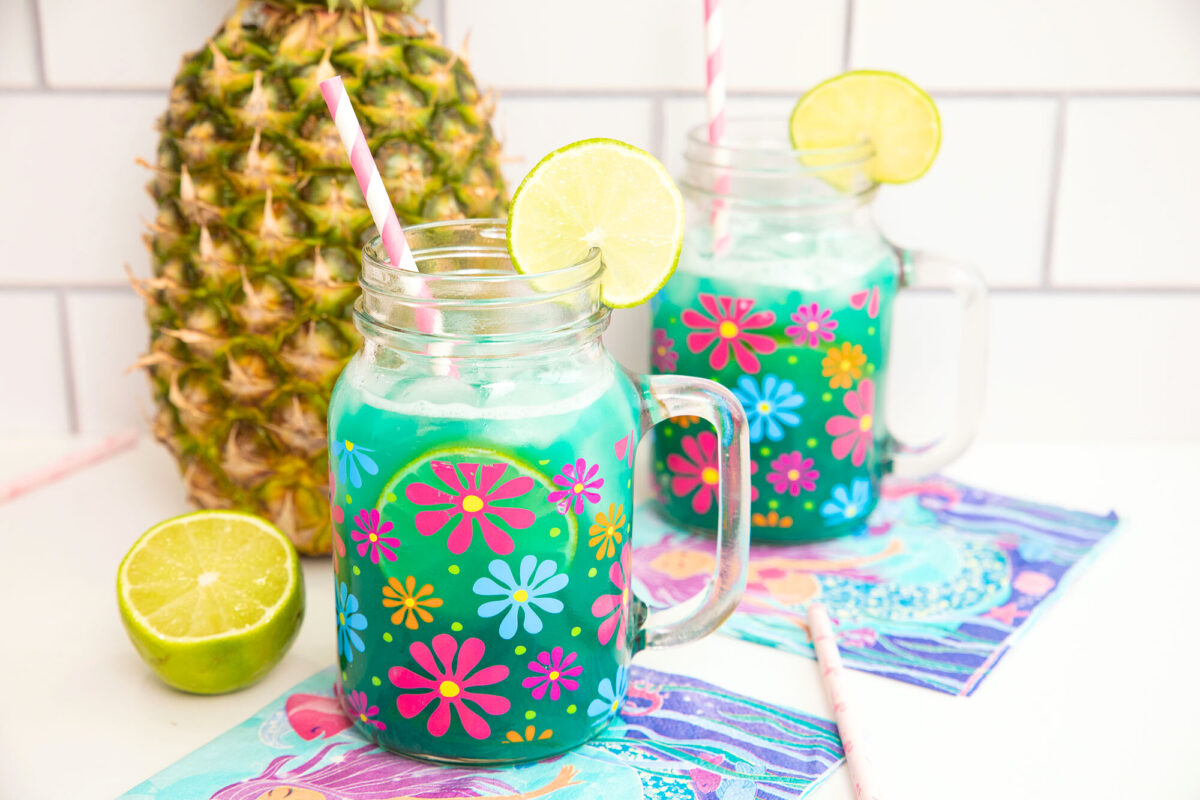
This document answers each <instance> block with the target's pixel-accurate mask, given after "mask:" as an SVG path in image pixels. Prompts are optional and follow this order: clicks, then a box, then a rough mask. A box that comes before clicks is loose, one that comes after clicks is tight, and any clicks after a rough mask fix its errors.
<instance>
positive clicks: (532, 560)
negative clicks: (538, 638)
mask: <svg viewBox="0 0 1200 800" xmlns="http://www.w3.org/2000/svg"><path fill="white" fill-rule="evenodd" d="M519 571H520V577H519V578H517V577H514V576H513V573H512V569H511V568H510V567H509V566H508V564H506V563H504V561H503V560H501V559H499V558H497V559H496V560H494V561H492V563H491V564H488V572H490V573H492V576H493V578H495V580H493V579H492V578H480V579H479V580H477V581H475V585H474V586H473V587H472V591H473V592H475V594H477V595H480V596H483V597H497V596H498V597H499V598H500V599H498V600H490V601H488V602H486V603H484V604H483V605H481V606H480V607H479V616H481V617H483V618H484V619H490V618H491V617H495V616H499V615H500V614H504V619H502V620H501V621H500V637H501V638H502V639H511V638H513V637H514V636H516V635H517V624H518V622H520V621H521V620H519V619H518V618H519V617H523V622H524V625H523V627H524V629H525V632H526V633H541V630H542V618H541V617H540V616H538V611H539V610H540V611H542V612H544V613H547V614H558V613H559V612H561V611H562V610H563V603H562V601H561V600H559V599H558V598H555V597H550V596H549V595H551V594H554V593H555V592H557V591H559V590H560V589H562V588H563V587H565V586H566V585H567V580H568V578H567V574H566V573H565V572H558V565H557V564H556V563H554V561H552V560H550V559H547V560H545V561H542V562H541V563H538V558H537V556H534V555H528V556H525V557H524V558H522V559H521V565H520V567H519ZM505 612H507V613H505Z"/></svg>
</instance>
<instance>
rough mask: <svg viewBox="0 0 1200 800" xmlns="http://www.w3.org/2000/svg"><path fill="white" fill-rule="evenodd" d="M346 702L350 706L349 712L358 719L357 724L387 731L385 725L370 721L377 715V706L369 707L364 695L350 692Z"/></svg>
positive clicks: (378, 721)
mask: <svg viewBox="0 0 1200 800" xmlns="http://www.w3.org/2000/svg"><path fill="white" fill-rule="evenodd" d="M346 701H347V703H349V705H350V711H351V712H352V713H353V715H354V716H355V717H357V718H358V721H359V722H361V723H363V724H365V725H370V726H372V727H373V728H375V730H378V731H382V730H386V729H387V725H385V724H384V723H383V722H382V721H380V720H377V719H372V717H374V716H375V715H376V714H378V713H379V706H373V705H371V704H370V703H369V702H368V701H367V696H366V695H365V694H364V693H362V692H356V691H352V692H350V696H349V697H347V698H346Z"/></svg>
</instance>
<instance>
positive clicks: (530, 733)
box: [504, 725, 554, 744]
mask: <svg viewBox="0 0 1200 800" xmlns="http://www.w3.org/2000/svg"><path fill="white" fill-rule="evenodd" d="M553 735H554V731H552V730H550V729H549V728H547V729H546V730H544V731H542V732H541V733H538V732H537V728H535V727H534V726H532V725H526V726H525V732H524V733H523V734H522V733H518V732H517V731H508V732H507V733H505V734H504V741H506V742H512V743H513V744H519V743H521V742H533V741H541V740H543V739H549V738H550V737H551V736H553Z"/></svg>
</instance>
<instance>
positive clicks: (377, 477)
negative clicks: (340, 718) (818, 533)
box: [329, 221, 748, 763]
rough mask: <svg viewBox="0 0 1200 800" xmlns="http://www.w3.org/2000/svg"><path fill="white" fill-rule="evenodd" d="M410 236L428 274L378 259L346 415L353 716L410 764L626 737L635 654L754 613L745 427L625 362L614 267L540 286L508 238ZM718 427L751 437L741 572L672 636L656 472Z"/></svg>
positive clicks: (342, 413) (723, 572)
mask: <svg viewBox="0 0 1200 800" xmlns="http://www.w3.org/2000/svg"><path fill="white" fill-rule="evenodd" d="M408 235H409V238H410V241H411V242H412V244H413V249H414V253H415V255H416V258H417V263H418V265H419V267H420V269H421V272H420V273H411V272H409V273H405V272H402V271H398V270H395V269H392V268H391V267H390V266H388V265H387V264H386V263H383V262H382V261H381V260H380V259H379V258H378V256H377V253H376V252H375V250H374V249H373V248H371V247H368V248H367V249H365V250H364V259H363V277H362V284H363V290H364V294H363V298H362V300H361V301H360V304H359V306H358V308H357V314H356V324H357V325H358V327H359V329H360V330H361V331H362V333H363V335H364V346H363V350H362V351H361V352H360V353H358V354H357V355H356V356H355V357H354V359H353V360H352V361H351V362H350V364H349V365H348V366H347V368H346V370H345V372H343V374H342V376H341V378H340V379H339V381H338V384H337V387H336V389H335V390H334V393H333V398H332V401H331V406H330V412H329V419H330V432H329V437H330V454H331V472H332V474H331V476H330V480H331V492H332V500H333V503H332V507H333V512H332V513H333V523H334V542H333V547H334V566H335V573H336V595H337V596H336V604H337V626H338V632H337V633H338V655H339V664H340V668H341V682H340V690H341V697H342V703H343V706H344V708H345V709H346V711H347V713H348V714H349V715H350V717H351V719H352V720H354V722H355V724H356V725H357V727H358V728H359V730H361V731H362V732H364V733H365V734H367V735H369V736H370V737H372V738H373V739H374V740H375V741H377V742H378V743H380V744H381V745H383V746H385V747H388V748H390V749H393V750H396V751H398V752H402V753H405V754H408V755H413V756H417V757H421V758H428V759H435V760H441V761H455V762H475V763H494V762H506V761H520V760H525V759H531V758H540V757H544V756H546V755H550V754H553V753H557V752H561V751H562V750H565V749H567V748H570V747H573V746H575V745H578V744H580V743H582V742H584V741H586V740H587V739H588V738H590V737H591V736H593V735H594V734H595V733H597V732H598V731H599V730H600V729H601V728H603V726H604V725H605V724H607V722H608V721H609V720H611V719H612V718H613V716H614V715H615V714H616V712H617V710H618V709H619V708H620V706H621V704H622V702H623V701H624V696H625V687H626V680H627V679H626V675H627V669H628V666H629V661H630V658H631V657H632V655H633V653H634V652H636V651H637V650H638V649H640V648H641V647H643V646H652V645H654V644H657V643H664V642H675V641H683V640H686V639H689V638H695V637H697V636H700V635H703V634H704V633H707V632H708V631H709V630H711V629H712V628H713V627H715V625H716V624H719V622H720V620H721V619H723V618H724V616H725V615H726V614H727V613H728V611H729V610H731V608H732V604H733V603H735V602H736V595H737V594H738V593H739V591H740V589H739V586H740V585H741V584H740V583H739V581H744V579H745V578H744V571H743V570H742V567H743V563H744V557H745V550H744V547H745V541H740V540H745V539H746V538H747V537H748V531H747V528H748V525H747V522H748V520H742V519H740V518H739V513H740V511H741V503H740V502H739V495H740V494H741V493H742V492H741V490H740V489H739V487H740V486H741V474H740V473H741V469H742V464H741V462H740V457H741V453H742V447H743V441H744V435H745V434H744V427H745V423H744V418H743V417H741V415H740V413H738V408H737V405H736V403H735V402H734V401H733V400H732V399H731V398H727V395H722V394H721V390H720V389H719V387H715V386H710V385H708V384H707V382H704V381H695V380H685V379H679V378H654V379H650V378H645V379H643V378H638V377H637V376H631V375H629V374H627V373H626V372H625V371H624V370H623V369H622V368H621V367H620V366H619V365H618V364H617V363H616V362H615V361H614V360H613V358H612V357H611V356H610V355H609V354H608V352H607V351H606V350H605V349H604V347H603V345H602V343H601V340H600V334H601V333H602V331H603V330H604V328H605V326H606V325H607V322H608V316H609V311H608V309H607V308H606V307H604V306H602V305H601V304H600V303H599V299H598V298H599V289H598V286H597V278H598V276H599V274H600V270H601V264H600V260H599V255H598V253H597V252H596V251H593V253H592V254H591V255H590V256H589V257H588V259H587V260H585V262H583V263H580V264H575V265H570V266H567V267H564V269H562V270H559V271H558V272H555V273H551V274H550V275H549V276H548V277H547V276H523V275H517V274H515V273H514V272H513V269H512V266H511V264H510V262H509V260H508V256H507V254H506V251H505V250H504V247H503V245H504V229H503V221H475V222H454V223H437V224H432V225H428V226H419V227H416V228H413V229H411V230H410V231H409V234H408ZM714 393H715V394H714ZM713 397H716V398H718V399H715V400H714V399H712V398H713ZM721 397H725V398H727V399H726V400H724V401H722V400H721V399H720V398H721ZM697 407H702V408H704V409H705V411H706V413H709V414H711V415H713V416H714V418H718V417H720V416H723V417H724V418H726V419H729V420H731V421H730V422H729V423H728V424H727V425H724V426H723V430H722V434H723V435H724V436H725V438H726V441H728V442H732V447H728V446H727V447H723V448H721V455H722V459H723V461H722V463H721V464H720V465H719V469H720V470H721V471H722V474H723V475H725V476H726V477H727V478H728V483H729V486H730V490H729V493H728V494H727V495H726V498H725V500H726V502H725V503H724V514H725V515H724V518H723V519H724V521H725V522H726V524H727V526H728V527H726V528H725V530H727V531H728V534H726V535H725V541H726V548H725V549H726V550H727V551H728V553H727V556H728V557H727V558H726V559H724V561H723V563H722V565H721V567H720V570H719V572H720V575H719V578H720V580H718V581H716V582H715V584H714V585H716V586H717V587H718V588H717V589H716V590H714V591H713V592H711V593H710V596H709V598H708V602H706V603H705V604H703V605H702V607H701V608H700V610H699V611H698V612H697V613H696V614H694V615H692V616H690V617H688V618H687V619H685V620H683V621H682V622H679V623H672V624H668V625H661V626H660V625H657V624H656V623H655V621H654V620H653V619H652V618H651V619H649V620H648V619H647V609H646V607H645V606H644V605H643V604H642V603H640V602H639V601H638V600H637V599H636V597H634V595H633V593H632V585H631V552H632V549H631V530H630V526H631V520H632V516H633V508H632V501H633V462H634V451H635V449H636V447H637V443H638V441H639V440H640V438H641V436H642V434H643V432H644V431H645V430H647V429H648V428H649V427H650V426H651V425H653V424H654V423H655V422H658V421H660V420H662V419H664V418H666V417H667V416H670V415H671V414H673V413H680V409H684V410H687V409H694V408H697ZM739 548H741V549H739Z"/></svg>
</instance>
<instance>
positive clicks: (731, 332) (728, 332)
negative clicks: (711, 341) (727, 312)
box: [717, 320, 738, 339]
mask: <svg viewBox="0 0 1200 800" xmlns="http://www.w3.org/2000/svg"><path fill="white" fill-rule="evenodd" d="M717 333H719V334H721V338H722V339H732V338H733V337H735V336H737V335H738V326H737V325H734V324H733V323H732V322H730V321H729V320H725V321H724V322H722V323H721V324H720V325H719V326H718V327H717Z"/></svg>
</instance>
